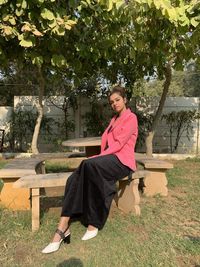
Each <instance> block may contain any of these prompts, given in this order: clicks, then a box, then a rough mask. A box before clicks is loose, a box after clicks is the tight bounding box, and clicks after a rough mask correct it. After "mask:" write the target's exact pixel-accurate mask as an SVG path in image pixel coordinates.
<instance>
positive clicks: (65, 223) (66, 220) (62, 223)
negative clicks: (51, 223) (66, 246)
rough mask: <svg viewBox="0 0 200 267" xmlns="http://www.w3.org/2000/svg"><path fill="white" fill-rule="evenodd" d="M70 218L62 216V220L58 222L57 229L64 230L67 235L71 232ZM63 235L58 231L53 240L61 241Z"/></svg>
mask: <svg viewBox="0 0 200 267" xmlns="http://www.w3.org/2000/svg"><path fill="white" fill-rule="evenodd" d="M69 220H70V217H60V221H59V223H58V227H57V229H59V230H60V231H62V232H63V233H64V234H65V235H66V234H68V233H69ZM60 239H61V236H60V235H59V234H57V233H55V235H54V237H53V239H52V242H58V241H60Z"/></svg>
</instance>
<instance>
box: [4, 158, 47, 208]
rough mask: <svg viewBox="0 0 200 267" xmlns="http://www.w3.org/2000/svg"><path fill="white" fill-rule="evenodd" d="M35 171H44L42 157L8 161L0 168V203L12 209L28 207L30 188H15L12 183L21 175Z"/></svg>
mask: <svg viewBox="0 0 200 267" xmlns="http://www.w3.org/2000/svg"><path fill="white" fill-rule="evenodd" d="M37 173H45V163H44V160H43V159H35V158H20V159H14V160H11V161H9V163H8V164H6V165H5V166H4V167H3V168H2V169H0V179H2V180H3V188H2V191H1V193H0V203H1V204H2V205H3V206H5V207H7V208H10V209H13V210H27V209H30V190H29V189H28V188H21V189H20V190H16V189H14V188H13V184H14V183H15V182H16V181H17V180H18V179H19V178H20V177H22V176H25V175H26V176H27V175H33V174H37Z"/></svg>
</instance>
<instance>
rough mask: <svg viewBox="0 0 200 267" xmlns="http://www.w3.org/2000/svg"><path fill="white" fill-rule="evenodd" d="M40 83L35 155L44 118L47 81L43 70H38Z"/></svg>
mask: <svg viewBox="0 0 200 267" xmlns="http://www.w3.org/2000/svg"><path fill="white" fill-rule="evenodd" d="M38 81H39V101H38V103H37V105H36V107H37V111H38V117H37V120H36V124H35V129H34V133H33V138H32V143H31V149H32V152H33V154H38V153H39V151H38V136H39V133H40V126H41V122H42V118H43V96H44V87H45V80H44V77H43V73H42V70H41V68H38Z"/></svg>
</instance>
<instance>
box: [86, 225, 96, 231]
mask: <svg viewBox="0 0 200 267" xmlns="http://www.w3.org/2000/svg"><path fill="white" fill-rule="evenodd" d="M96 229H97V227H95V226H93V225H91V224H89V225H88V227H87V230H88V231H94V230H96Z"/></svg>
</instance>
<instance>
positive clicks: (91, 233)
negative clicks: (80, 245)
mask: <svg viewBox="0 0 200 267" xmlns="http://www.w3.org/2000/svg"><path fill="white" fill-rule="evenodd" d="M97 234H98V229H97V228H96V229H95V230H91V231H89V230H87V231H86V233H85V234H84V236H83V237H82V238H81V240H84V241H85V240H89V239H91V238H93V237H95V236H97Z"/></svg>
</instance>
